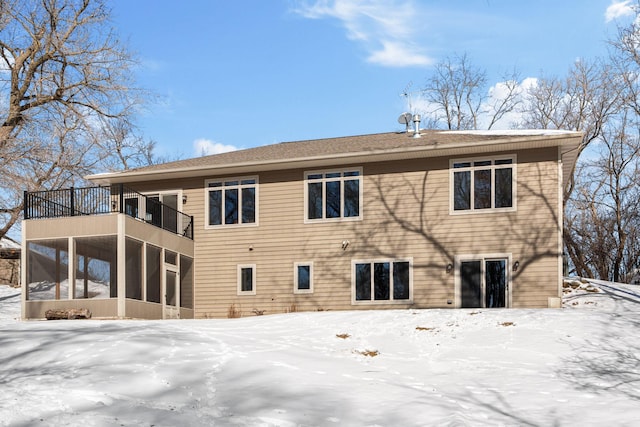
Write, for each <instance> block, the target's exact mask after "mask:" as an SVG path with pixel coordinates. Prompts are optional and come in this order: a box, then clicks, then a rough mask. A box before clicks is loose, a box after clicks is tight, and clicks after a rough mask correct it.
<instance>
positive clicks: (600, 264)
mask: <svg viewBox="0 0 640 427" xmlns="http://www.w3.org/2000/svg"><path fill="white" fill-rule="evenodd" d="M629 113H630V114H633V112H632V110H630V111H629ZM628 117H629V116H628V115H622V117H621V120H620V121H619V122H617V124H616V125H615V126H614V125H613V124H609V126H608V128H607V129H606V130H605V131H604V132H603V134H602V137H601V142H600V143H599V144H598V145H597V151H598V155H597V156H595V157H594V158H593V159H592V160H591V159H590V160H585V161H583V162H582V165H581V167H580V169H579V170H578V174H577V177H576V191H575V193H574V194H573V195H572V198H571V201H570V203H569V204H568V206H567V210H566V220H565V226H566V233H565V234H566V238H565V246H566V248H567V251H568V252H569V254H570V256H571V259H572V262H573V265H574V266H575V269H576V273H577V274H578V275H581V276H586V277H598V278H600V279H604V280H613V281H622V280H630V278H631V277H630V276H631V274H632V273H633V271H634V268H635V267H636V265H637V264H636V263H637V262H638V259H640V250H639V248H638V244H637V242H635V241H634V239H637V237H638V236H639V235H640V228H639V226H640V220H639V219H640V208H639V207H638V200H640V129H638V128H637V127H636V126H632V125H630V123H629V122H628Z"/></svg>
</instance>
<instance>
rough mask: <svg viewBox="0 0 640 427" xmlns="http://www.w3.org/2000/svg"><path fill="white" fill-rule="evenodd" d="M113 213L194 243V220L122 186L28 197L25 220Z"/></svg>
mask: <svg viewBox="0 0 640 427" xmlns="http://www.w3.org/2000/svg"><path fill="white" fill-rule="evenodd" d="M112 213H124V214H126V215H128V216H130V217H132V218H136V219H138V220H140V221H144V222H146V223H148V224H151V225H154V226H156V227H159V228H162V229H163V230H166V231H170V232H172V233H175V234H178V235H180V236H183V237H186V238H188V239H191V240H193V217H191V216H189V215H186V214H184V213H182V212H180V211H178V210H176V209H175V208H173V207H171V206H169V205H167V204H166V203H161V202H160V201H159V200H158V199H157V198H154V197H149V196H145V195H143V194H141V193H138V192H137V191H134V190H131V189H130V188H127V187H125V186H124V185H122V184H115V185H111V186H104V187H86V188H73V187H72V188H67V189H62V190H48V191H25V193H24V219H25V220H30V219H44V218H46V219H51V218H63V217H72V216H86V215H105V214H112Z"/></svg>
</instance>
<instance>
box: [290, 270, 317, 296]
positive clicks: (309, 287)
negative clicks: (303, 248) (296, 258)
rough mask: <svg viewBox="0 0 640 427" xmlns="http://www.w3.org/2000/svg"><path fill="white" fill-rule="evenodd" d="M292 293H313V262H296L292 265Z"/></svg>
mask: <svg viewBox="0 0 640 427" xmlns="http://www.w3.org/2000/svg"><path fill="white" fill-rule="evenodd" d="M293 293H294V294H311V293H313V263H311V262H297V263H295V264H294V265H293Z"/></svg>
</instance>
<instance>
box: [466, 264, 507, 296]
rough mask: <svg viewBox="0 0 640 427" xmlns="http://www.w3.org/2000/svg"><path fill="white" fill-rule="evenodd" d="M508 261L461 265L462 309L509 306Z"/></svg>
mask: <svg viewBox="0 0 640 427" xmlns="http://www.w3.org/2000/svg"><path fill="white" fill-rule="evenodd" d="M508 290H509V289H508V282H507V259H506V258H499V259H478V260H469V261H462V262H461V263H460V307H461V308H499V307H506V306H507V301H508V298H507V295H508Z"/></svg>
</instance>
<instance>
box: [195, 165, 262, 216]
mask: <svg viewBox="0 0 640 427" xmlns="http://www.w3.org/2000/svg"><path fill="white" fill-rule="evenodd" d="M257 192H258V179H257V177H244V178H230V179H224V180H213V179H210V180H207V181H205V193H206V199H205V215H206V222H205V226H206V227H207V228H211V227H217V226H224V225H255V224H256V218H257V211H258V203H257V200H258V198H257Z"/></svg>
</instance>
